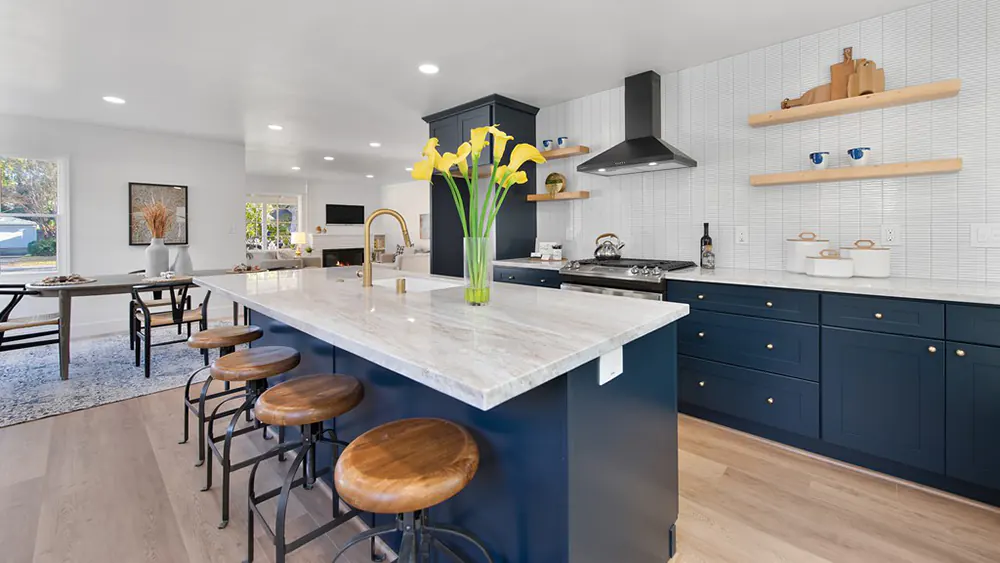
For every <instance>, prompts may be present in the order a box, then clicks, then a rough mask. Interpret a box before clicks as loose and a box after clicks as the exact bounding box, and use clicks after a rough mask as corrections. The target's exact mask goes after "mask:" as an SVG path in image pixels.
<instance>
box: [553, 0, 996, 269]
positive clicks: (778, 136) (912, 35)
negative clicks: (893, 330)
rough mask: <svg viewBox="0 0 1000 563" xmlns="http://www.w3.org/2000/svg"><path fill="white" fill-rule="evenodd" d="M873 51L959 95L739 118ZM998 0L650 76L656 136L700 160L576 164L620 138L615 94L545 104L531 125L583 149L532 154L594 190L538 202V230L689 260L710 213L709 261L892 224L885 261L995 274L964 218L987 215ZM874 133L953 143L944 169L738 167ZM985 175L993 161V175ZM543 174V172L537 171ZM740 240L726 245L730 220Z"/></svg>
mask: <svg viewBox="0 0 1000 563" xmlns="http://www.w3.org/2000/svg"><path fill="white" fill-rule="evenodd" d="M849 46H853V47H854V56H855V58H862V57H863V58H869V59H874V60H875V61H876V62H877V63H878V64H879V66H880V67H882V68H884V69H885V72H886V86H887V88H890V89H891V88H900V87H903V86H912V85H917V84H924V83H927V82H932V81H938V80H943V79H948V78H955V77H958V78H961V79H962V92H961V93H960V94H959V96H958V97H957V98H952V99H948V100H940V101H935V102H928V103H923V104H916V105H910V106H904V107H898V108H890V109H885V110H875V111H869V112H865V113H862V114H853V115H844V116H838V117H833V118H827V119H822V120H818V121H806V122H801V123H792V124H787V125H782V126H774V127H766V128H760V129H751V128H749V127H748V126H747V117H748V115H750V114H754V113H759V112H764V111H770V110H775V109H778V108H779V104H780V101H781V100H782V99H783V98H785V97H798V96H799V95H800V94H801V93H802V92H804V91H806V90H808V89H809V88H812V87H814V86H817V85H820V84H822V83H825V82H827V81H828V80H829V65H830V64H832V63H834V62H837V61H838V60H839V58H840V56H841V49H842V48H843V47H849ZM998 81H1000V0H941V1H938V2H934V3H930V4H925V5H921V6H917V7H914V8H911V9H908V10H904V11H900V12H896V13H892V14H888V15H886V16H883V17H878V18H873V19H870V20H866V21H863V22H859V23H855V24H852V25H847V26H844V27H841V28H839V29H833V30H830V31H828V32H825V33H820V34H816V35H810V36H807V37H802V38H800V39H795V40H792V41H787V42H785V43H782V44H778V45H772V46H770V47H767V48H764V49H758V50H756V51H752V52H750V53H743V54H740V55H736V56H734V57H730V58H727V59H723V60H721V61H716V62H713V63H708V64H705V65H702V66H698V67H695V68H690V69H687V70H683V71H680V72H675V73H669V74H665V75H663V82H662V86H663V104H664V105H663V137H664V139H665V140H667V141H668V142H671V143H674V144H676V145H677V146H678V148H680V149H681V150H683V151H685V152H687V153H688V154H690V155H691V156H692V157H694V158H695V159H696V160H697V161H698V167H697V168H694V169H686V170H678V171H667V172H657V173H649V174H640V175H634V176H625V177H621V178H616V179H605V178H599V177H597V176H592V175H586V174H577V173H576V172H575V168H576V165H577V164H579V163H580V162H582V161H584V160H586V159H587V158H589V156H593V154H596V153H598V152H600V151H602V150H605V149H607V148H609V147H610V146H612V145H614V144H616V143H618V142H619V141H621V140H623V139H624V123H623V106H624V98H623V94H624V91H623V89H622V88H616V89H613V90H609V91H606V92H601V93H598V94H594V95H591V96H587V97H584V98H580V99H577V100H572V101H570V102H567V103H564V104H560V105H557V106H552V107H548V108H544V109H542V110H541V112H540V113H539V114H538V121H537V123H538V138H539V139H554V138H556V137H557V136H559V135H568V136H570V137H571V138H572V139H573V141H574V142H579V143H581V144H586V145H589V146H590V147H591V149H592V153H591V155H589V156H583V157H576V158H573V159H568V160H563V161H557V162H553V163H551V164H544V165H541V166H540V167H539V178H544V175H545V174H548V173H549V172H553V171H558V172H562V173H563V174H565V175H566V176H567V179H568V183H569V189H571V190H588V189H589V190H591V199H589V200H584V201H576V202H572V203H569V204H547V205H544V206H543V205H539V206H538V236H539V238H540V239H552V240H565V241H566V242H567V245H566V248H567V251H568V253H569V255H570V256H573V257H581V256H587V255H589V254H590V253H591V252H592V248H593V244H592V243H593V237H594V236H595V235H597V234H599V233H602V232H605V231H614V232H616V233H618V234H619V235H621V236H622V238H623V239H624V240H625V241H626V242H627V244H628V246H627V247H626V250H628V251H629V252H628V254H629V255H632V256H638V257H657V258H681V259H690V260H695V259H696V255H697V245H698V239H699V237H700V236H701V224H702V223H703V222H705V221H708V222H710V223H711V224H712V231H713V233H712V234H713V238H714V239H715V242H716V254H717V260H718V264H719V266H724V267H732V266H736V267H752V268H762V267H766V268H768V269H781V268H782V266H783V243H782V241H783V239H784V238H787V237H790V236H793V235H795V234H796V233H798V232H800V231H802V230H805V229H808V230H815V231H817V232H818V233H820V234H821V235H822V236H823V237H824V238H830V239H832V240H833V241H834V242H835V243H838V244H840V245H845V244H849V243H850V242H852V241H854V240H856V239H858V238H871V239H874V240H876V241H877V240H879V238H880V232H881V231H880V225H882V224H891V225H896V226H899V227H901V228H902V231H903V242H904V244H903V245H901V246H898V247H895V248H894V249H893V265H892V266H893V274H894V275H901V276H910V277H921V278H937V279H955V278H961V279H965V280H979V281H981V280H989V281H993V282H1000V249H989V250H986V249H980V248H972V247H971V246H970V241H969V238H970V225H971V224H973V223H983V222H1000V189H997V186H995V185H994V184H995V183H996V179H995V178H993V177H991V176H990V175H989V173H991V172H993V173H995V172H998V171H1000V89H998V88H988V85H989V84H990V83H992V84H994V85H995V84H997V83H998ZM856 146H871V147H872V149H873V150H872V152H873V155H872V156H873V158H874V163H882V162H885V163H890V162H905V161H912V160H925V159H931V158H948V157H954V156H960V157H962V158H963V159H964V161H965V168H964V170H963V171H962V172H961V173H959V174H957V175H943V176H934V177H911V178H899V179H887V180H866V181H860V182H858V181H854V182H839V183H829V184H805V185H790V186H780V187H769V188H752V187H750V185H749V176H750V175H751V174H760V173H772V172H783V171H795V170H801V169H806V168H808V163H807V155H808V154H809V153H810V152H813V151H815V150H826V151H830V153H831V156H833V157H834V162H833V163H832V165H833V166H846V165H847V163H846V162H845V159H846V156H845V151H846V150H847V149H848V148H851V147H856ZM994 176H995V174H994ZM539 184H541V182H540V183H539ZM742 225H746V226H748V227H749V228H750V244H748V245H739V246H737V245H736V244H735V243H734V227H736V226H742Z"/></svg>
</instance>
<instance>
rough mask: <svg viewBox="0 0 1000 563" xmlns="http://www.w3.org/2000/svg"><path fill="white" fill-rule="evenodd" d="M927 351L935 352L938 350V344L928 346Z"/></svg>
mask: <svg viewBox="0 0 1000 563" xmlns="http://www.w3.org/2000/svg"><path fill="white" fill-rule="evenodd" d="M927 351H928V352H930V353H931V354H934V353H936V352H937V346H928V347H927Z"/></svg>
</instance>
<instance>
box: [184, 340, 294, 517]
mask: <svg viewBox="0 0 1000 563" xmlns="http://www.w3.org/2000/svg"><path fill="white" fill-rule="evenodd" d="M300 359H301V358H300V356H299V352H298V350H296V349H294V348H289V347H287V346H261V347H258V348H247V349H246V350H240V351H238V352H233V353H231V354H227V355H225V356H222V357H221V358H219V359H218V360H215V361H214V362H212V367H211V375H210V376H209V380H211V379H217V380H219V381H226V382H229V383H240V382H242V383H243V384H244V385H243V390H244V392H243V394H242V395H239V396H235V397H229V398H228V399H223V400H222V401H220V402H219V403H218V404H217V405H215V408H214V409H212V415H211V416H210V417H209V418H208V433H207V436H208V447H209V449H210V450H211V451H212V454H214V455H215V458H216V459H218V460H219V463H220V464H221V466H222V523H220V524H219V528H225V527H226V526H227V525H228V524H229V475H230V474H231V473H232V472H234V471H239V470H240V469H243V468H244V467H249V466H251V465H253V464H254V463H256V462H257V461H258V460H259V459H261V458H262V457H263V456H265V455H267V454H261V455H259V456H254V457H252V458H250V459H246V460H243V461H240V462H238V463H233V462H232V459H231V457H230V452H231V450H232V442H233V438H234V437H235V436H240V435H243V434H246V433H248V432H253V431H254V430H258V429H260V428H261V423H260V421H259V420H254V421H253V424H252V425H250V426H247V427H244V428H241V429H239V430H237V429H236V424H237V423H238V422H239V420H240V415H243V414H245V413H249V412H250V410H251V409H253V406H254V403H255V402H256V401H257V398H258V397H260V395H261V394H262V393H264V391H266V390H267V378H268V377H274V376H276V375H281V374H283V373H285V372H287V371H290V370H292V369H294V368H295V367H296V366H298V365H299V361H300ZM208 383H209V382H206V383H205V384H206V385H208ZM231 401H242V403H240V406H239V407H238V408H236V409H233V410H232V411H230V412H232V413H233V414H232V418H230V419H229V425H228V426H227V427H226V433H225V434H223V435H222V436H216V435H215V420H216V419H217V418H220V417H221V416H223V415H222V414H220V413H221V412H223V407H224V406H225V405H226V403H229V402H231ZM263 428H264V434H265V438H266V437H267V427H266V426H264V427H263ZM218 442H222V451H221V452H220V451H219V447H218V446H217V443H218ZM213 465H214V464H213V463H212V461H211V460H209V461H208V463H206V464H205V468H206V469H205V487H204V488H203V489H202V490H203V491H207V490H209V489H211V488H212V466H213Z"/></svg>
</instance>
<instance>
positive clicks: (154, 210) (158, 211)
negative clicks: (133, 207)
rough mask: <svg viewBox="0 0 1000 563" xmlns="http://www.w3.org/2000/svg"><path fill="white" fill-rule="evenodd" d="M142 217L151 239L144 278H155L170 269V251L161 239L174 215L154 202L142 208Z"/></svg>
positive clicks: (158, 202)
mask: <svg viewBox="0 0 1000 563" xmlns="http://www.w3.org/2000/svg"><path fill="white" fill-rule="evenodd" d="M142 216H143V218H144V219H145V220H146V226H147V227H149V232H150V234H151V235H152V239H151V240H150V241H149V246H148V247H146V277H147V278H156V277H159V276H160V273H161V272H165V271H167V269H168V268H170V251H169V250H167V247H166V246H165V245H164V244H163V237H164V235H166V234H167V231H168V230H169V229H170V226H171V225H172V224H173V222H174V215H173V213H171V212H170V209H169V208H168V207H167V206H166V205H163V202H160V201H154V202H153V203H150V204H149V205H147V206H145V207H143V208H142Z"/></svg>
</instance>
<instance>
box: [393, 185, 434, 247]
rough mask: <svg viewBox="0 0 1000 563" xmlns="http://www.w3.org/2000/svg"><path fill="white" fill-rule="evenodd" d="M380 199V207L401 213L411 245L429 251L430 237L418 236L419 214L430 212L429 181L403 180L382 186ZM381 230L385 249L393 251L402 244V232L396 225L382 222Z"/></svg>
mask: <svg viewBox="0 0 1000 563" xmlns="http://www.w3.org/2000/svg"><path fill="white" fill-rule="evenodd" d="M381 201H382V207H388V208H390V209H395V210H396V211H399V212H400V213H402V214H403V218H404V219H406V227H407V228H408V229H409V231H410V238H411V240H412V242H413V246H414V247H415V248H417V249H419V250H428V251H429V250H430V249H431V241H430V239H421V238H420V215H421V214H424V213H430V212H431V188H430V183H429V182H404V183H402V184H389V185H386V186H382V189H381ZM390 220H391V219H390ZM383 230H384V231H385V245H386V249H387V250H388V251H389V252H395V250H396V245H398V244H403V234H402V233H401V232H400V230H399V228H398V227H396V226H394V225H391V224H383Z"/></svg>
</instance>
